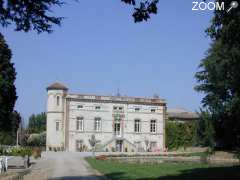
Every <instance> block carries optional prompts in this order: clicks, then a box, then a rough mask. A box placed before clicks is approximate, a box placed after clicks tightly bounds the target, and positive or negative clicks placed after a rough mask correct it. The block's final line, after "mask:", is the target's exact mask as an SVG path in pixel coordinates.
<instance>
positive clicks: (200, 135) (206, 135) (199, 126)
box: [194, 109, 215, 148]
mask: <svg viewBox="0 0 240 180" xmlns="http://www.w3.org/2000/svg"><path fill="white" fill-rule="evenodd" d="M214 135H215V134H214V128H213V122H212V120H211V114H210V112H208V111H203V110H202V109H200V113H199V120H198V121H197V123H196V130H195V136H194V143H195V145H197V146H203V147H206V146H209V147H210V148H213V147H214V146H215V141H214Z"/></svg>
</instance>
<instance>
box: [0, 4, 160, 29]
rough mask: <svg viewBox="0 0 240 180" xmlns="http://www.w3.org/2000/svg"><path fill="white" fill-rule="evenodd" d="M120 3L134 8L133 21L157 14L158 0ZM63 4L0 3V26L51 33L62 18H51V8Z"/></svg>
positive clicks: (139, 20) (146, 18)
mask: <svg viewBox="0 0 240 180" xmlns="http://www.w3.org/2000/svg"><path fill="white" fill-rule="evenodd" d="M121 1H122V2H124V3H126V4H129V5H131V6H133V7H134V13H133V15H132V16H133V17H134V21H135V22H141V21H143V20H145V21H147V20H148V19H149V18H150V14H156V13H157V3H158V0H145V1H140V3H139V4H137V3H136V0H121ZM64 4H65V2H64V1H63V0H41V1H32V0H24V1H21V0H16V1H7V0H1V1H0V24H1V25H2V26H3V27H7V26H8V25H10V24H14V26H15V30H16V31H24V32H28V31H29V30H36V31H37V32H38V33H42V32H48V33H50V32H52V26H53V25H60V24H61V21H62V19H63V17H55V16H52V15H51V13H52V10H51V9H52V8H53V7H55V6H58V7H62V6H63V5H64Z"/></svg>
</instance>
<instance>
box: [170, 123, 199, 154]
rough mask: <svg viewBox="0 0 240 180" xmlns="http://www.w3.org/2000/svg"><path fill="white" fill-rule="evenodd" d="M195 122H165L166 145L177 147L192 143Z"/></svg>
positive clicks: (171, 147) (172, 147)
mask: <svg viewBox="0 0 240 180" xmlns="http://www.w3.org/2000/svg"><path fill="white" fill-rule="evenodd" d="M195 128H196V124H195V122H189V123H179V122H169V121H167V122H166V146H167V147H168V149H178V148H180V147H188V146H192V145H193V140H194V132H195Z"/></svg>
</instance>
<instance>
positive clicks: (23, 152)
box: [0, 146, 32, 157]
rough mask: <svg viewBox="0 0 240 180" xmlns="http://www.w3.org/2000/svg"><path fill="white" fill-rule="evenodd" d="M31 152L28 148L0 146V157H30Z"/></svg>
mask: <svg viewBox="0 0 240 180" xmlns="http://www.w3.org/2000/svg"><path fill="white" fill-rule="evenodd" d="M31 154H32V150H31V148H28V147H11V148H5V147H3V146H0V155H7V156H22V157H25V156H31Z"/></svg>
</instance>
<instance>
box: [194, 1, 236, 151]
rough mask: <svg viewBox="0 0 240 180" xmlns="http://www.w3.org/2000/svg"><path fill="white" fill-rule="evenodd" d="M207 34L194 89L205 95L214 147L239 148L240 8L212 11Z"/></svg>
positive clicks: (205, 107) (204, 102)
mask: <svg viewBox="0 0 240 180" xmlns="http://www.w3.org/2000/svg"><path fill="white" fill-rule="evenodd" d="M218 1H219V2H220V3H221V2H225V4H230V3H231V0H218ZM206 32H207V34H208V35H209V36H210V37H211V38H212V41H213V43H212V44H211V47H210V49H209V50H208V52H207V54H206V57H205V58H204V59H203V60H202V61H201V64H200V71H199V72H197V73H196V79H197V81H198V83H199V85H198V86H196V90H197V91H200V92H203V93H205V97H204V98H203V100H202V103H203V107H204V109H205V110H206V111H208V112H209V113H210V116H209V118H210V119H211V121H212V123H213V127H214V131H215V141H216V146H217V147H221V148H225V149H232V148H236V147H240V119H239V117H240V110H239V107H240V88H239V87H240V86H239V85H240V73H239V69H240V9H239V8H235V9H232V10H231V11H230V12H229V13H227V12H226V11H215V14H214V17H213V19H212V24H211V26H210V27H209V28H208V29H207V30H206Z"/></svg>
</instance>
